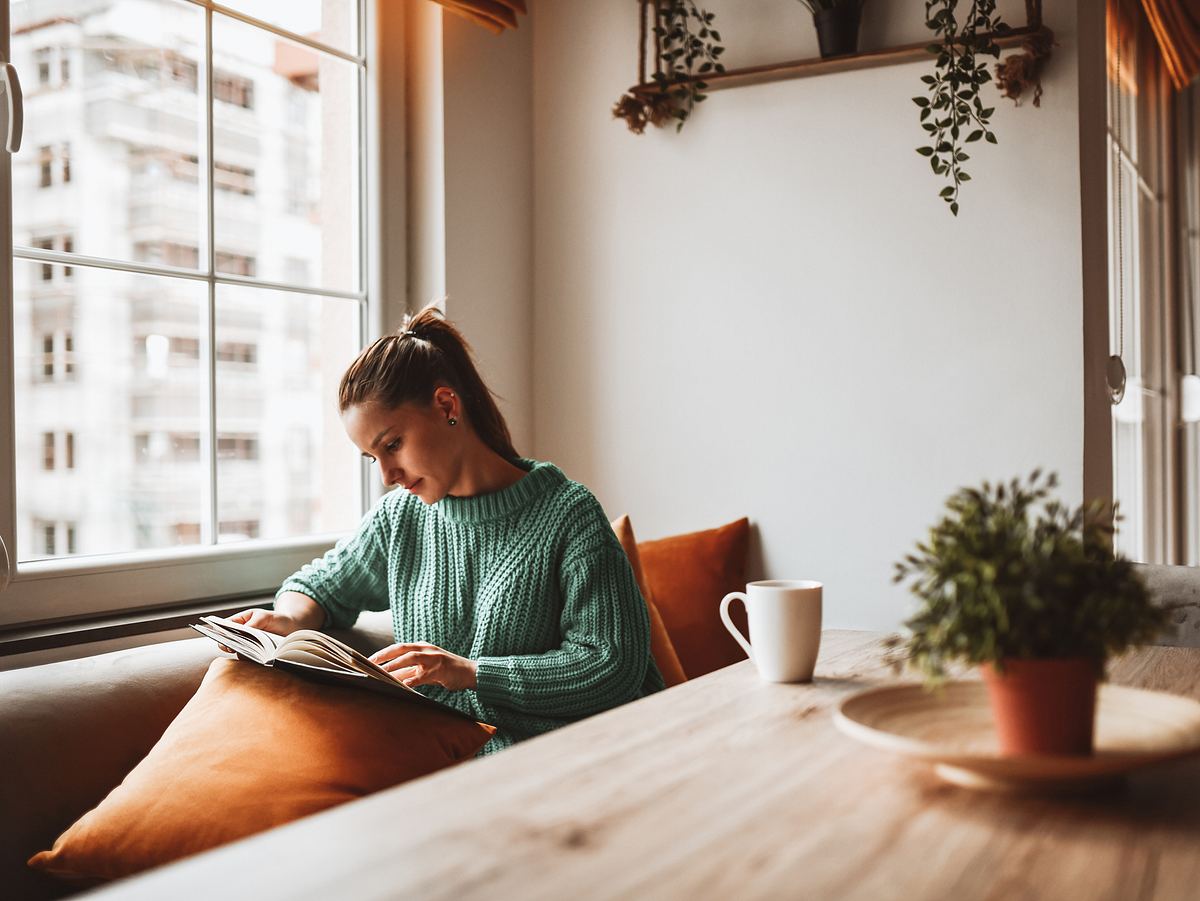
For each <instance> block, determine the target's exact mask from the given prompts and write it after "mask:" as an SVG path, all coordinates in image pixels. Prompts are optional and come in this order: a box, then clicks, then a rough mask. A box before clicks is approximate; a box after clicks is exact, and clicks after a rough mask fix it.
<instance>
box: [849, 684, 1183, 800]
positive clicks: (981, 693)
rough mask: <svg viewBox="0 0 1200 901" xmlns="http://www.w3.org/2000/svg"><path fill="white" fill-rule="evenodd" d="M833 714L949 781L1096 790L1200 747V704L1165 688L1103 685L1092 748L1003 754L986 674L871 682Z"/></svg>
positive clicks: (859, 735)
mask: <svg viewBox="0 0 1200 901" xmlns="http://www.w3.org/2000/svg"><path fill="white" fill-rule="evenodd" d="M834 721H835V722H836V724H837V726H838V728H839V729H841V730H842V731H843V732H844V733H846V734H847V735H849V736H851V737H853V738H856V739H858V740H859V741H863V742H866V743H867V744H869V745H874V746H875V747H878V748H883V749H884V750H888V751H895V752H898V753H900V754H906V755H908V756H910V757H918V758H921V759H924V760H929V761H930V762H932V763H933V764H934V765H935V769H936V771H937V773H938V775H940V776H941V777H942V778H943V779H946V780H947V781H949V782H953V783H955V784H957V785H963V786H966V787H968V788H988V789H999V790H1008V791H1046V790H1050V791H1061V790H1066V791H1073V790H1089V789H1091V788H1094V787H1095V786H1096V785H1098V784H1101V783H1105V782H1110V781H1112V780H1113V779H1114V778H1116V777H1119V776H1120V775H1121V774H1123V773H1127V772H1129V771H1130V770H1134V769H1137V768H1138V767H1143V766H1146V765H1148V764H1152V763H1158V762H1160V761H1164V760H1170V759H1173V758H1176V757H1183V756H1186V755H1188V754H1194V753H1196V752H1197V751H1200V702H1197V701H1193V700H1192V699H1191V698H1185V697H1181V696H1179V695H1172V694H1167V693H1165V692H1161V691H1146V690H1145V689H1140V688H1125V687H1122V686H1117V685H1101V686H1100V694H1099V697H1098V698H1097V704H1096V741H1095V747H1096V749H1095V752H1094V753H1093V754H1092V755H1091V756H1088V757H1082V756H1078V757H1076V756H1050V755H1037V756H1020V757H1004V756H1001V755H1000V752H999V750H998V749H997V745H996V736H995V730H994V729H993V727H992V712H991V708H990V707H989V706H988V698H987V689H986V688H985V687H984V685H983V683H982V682H974V681H965V682H947V683H946V684H945V685H943V687H942V688H941V689H939V690H937V691H934V692H930V691H926V690H925V689H924V688H923V687H922V686H920V685H898V686H894V687H890V688H874V689H870V690H868V691H864V692H860V693H859V694H856V695H854V696H852V697H849V698H847V699H846V700H844V701H843V702H842V703H841V704H840V705H839V707H838V709H837V711H836V713H835V714H834Z"/></svg>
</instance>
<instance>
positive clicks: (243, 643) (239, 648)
mask: <svg viewBox="0 0 1200 901" xmlns="http://www.w3.org/2000/svg"><path fill="white" fill-rule="evenodd" d="M191 626H192V628H193V629H195V630H196V631H197V632H199V633H200V634H201V635H203V636H204V637H205V638H211V639H212V640H213V641H215V642H216V643H217V644H219V645H221V646H222V647H224V648H225V649H227V650H230V651H233V652H234V653H235V654H237V655H238V656H239V657H246V658H247V659H249V660H253V661H254V662H255V663H262V664H269V663H270V662H271V660H270V655H269V653H268V652H267V651H265V650H264V649H263V648H262V647H261V646H260V645H259V644H258V643H257V642H254V641H251V640H250V639H249V638H247V637H245V636H243V635H239V634H238V633H236V632H231V631H230V630H228V629H222V628H220V627H219V626H212V625H209V624H207V623H203V622H199V623H192V624H191Z"/></svg>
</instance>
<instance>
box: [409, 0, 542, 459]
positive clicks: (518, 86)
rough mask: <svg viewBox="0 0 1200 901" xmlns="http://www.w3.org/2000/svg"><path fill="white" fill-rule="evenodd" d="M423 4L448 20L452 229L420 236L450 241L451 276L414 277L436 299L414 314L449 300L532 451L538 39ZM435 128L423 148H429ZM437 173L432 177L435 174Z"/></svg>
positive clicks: (443, 42)
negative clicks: (534, 47)
mask: <svg viewBox="0 0 1200 901" xmlns="http://www.w3.org/2000/svg"><path fill="white" fill-rule="evenodd" d="M420 6H423V7H427V9H426V10H425V12H423V13H422V16H423V17H428V16H430V15H432V16H436V17H438V18H440V20H441V21H440V28H439V29H437V33H438V34H439V35H440V39H438V44H439V48H438V49H439V50H440V56H441V60H440V66H441V75H442V78H441V84H440V92H441V108H440V110H439V111H438V112H439V113H440V116H441V119H442V122H441V126H442V127H443V128H444V134H445V141H444V146H443V147H442V148H441V152H442V156H441V158H440V160H438V163H439V164H440V166H441V167H442V170H443V177H444V183H443V185H444V187H443V196H442V202H443V204H444V207H443V209H442V216H443V217H444V218H443V222H442V223H441V224H440V227H441V228H442V229H443V230H444V231H442V233H441V234H439V235H438V236H437V237H430V238H426V239H420V240H421V241H422V243H424V244H425V245H427V246H428V245H429V244H431V243H433V244H436V243H437V242H438V241H441V242H443V244H442V247H441V248H440V250H441V252H442V253H444V264H445V270H444V280H443V282H442V285H444V288H443V289H442V290H440V291H439V290H436V289H435V285H436V284H437V279H436V278H429V277H427V276H425V277H421V276H418V277H417V278H416V279H414V280H413V281H412V282H411V284H412V286H413V287H414V288H416V289H417V290H418V291H420V290H422V289H427V290H429V291H430V293H429V294H428V295H426V296H421V295H420V294H416V295H415V296H410V302H412V303H413V305H414V308H415V307H417V306H420V305H421V304H423V303H425V302H427V301H428V300H432V299H434V297H435V296H437V295H438V294H440V293H445V294H446V295H447V301H446V313H447V314H448V315H449V317H450V318H451V319H453V320H454V322H455V323H456V324H457V325H458V326H459V327H460V328H461V329H462V330H463V332H464V334H466V336H467V338H468V339H469V340H470V341H471V343H472V345H473V346H474V348H475V352H476V355H477V357H478V359H479V363H480V370H481V372H482V374H483V378H484V380H485V381H486V382H487V383H488V385H489V386H491V388H492V390H493V391H495V392H496V393H497V394H498V395H499V396H500V400H499V405H500V409H501V411H502V412H503V413H504V415H505V418H506V419H507V421H508V426H509V429H510V430H511V432H512V436H513V443H514V444H515V445H516V448H517V450H518V451H519V452H520V453H522V454H526V455H528V454H530V453H532V449H533V346H532V341H533V304H532V301H531V297H532V293H533V245H532V241H533V206H532V202H531V197H532V194H533V160H532V148H531V146H530V145H531V141H532V138H533V109H532V87H531V84H530V78H531V71H532V54H531V50H530V45H531V42H532V35H531V33H530V29H529V28H528V27H522V28H520V29H519V30H517V31H510V32H507V33H505V34H503V35H493V34H491V33H490V32H488V31H486V30H485V29H483V28H481V27H479V26H478V25H475V24H473V23H471V22H469V21H467V20H466V19H463V18H461V17H459V16H456V15H451V14H445V15H443V14H442V13H441V10H440V8H439V7H436V6H434V5H433V4H432V3H423V4H420ZM423 52H424V53H426V55H430V56H436V55H437V54H430V52H429V51H428V50H425V51H423ZM428 132H429V130H428V129H426V130H425V135H424V137H423V138H422V139H421V141H420V142H419V143H425V146H426V148H427V147H428V144H427V140H428ZM422 152H423V153H427V149H426V150H425V151H422ZM435 170H436V166H434V167H430V170H429V171H431V172H433V173H434V175H435V176H436V171H435ZM412 221H413V222H414V223H416V222H425V221H429V220H428V219H423V218H420V217H418V218H414V219H413V220H412ZM410 233H411V231H410ZM427 258H428V257H427ZM420 268H421V267H418V269H420ZM424 268H425V269H427V268H428V266H427V265H426V266H425V267H424ZM410 294H412V292H410Z"/></svg>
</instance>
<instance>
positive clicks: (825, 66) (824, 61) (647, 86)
mask: <svg viewBox="0 0 1200 901" xmlns="http://www.w3.org/2000/svg"><path fill="white" fill-rule="evenodd" d="M1039 12H1040V10H1039ZM991 37H992V38H993V40H995V42H996V44H997V45H998V46H999V47H1000V48H1001V49H1005V48H1008V47H1017V46H1020V45H1021V44H1022V43H1024V42H1025V41H1027V40H1029V39H1030V38H1037V39H1040V40H1045V41H1047V42H1050V43H1053V41H1054V32H1052V31H1051V30H1050V29H1049V28H1046V27H1045V26H1044V25H1043V26H1038V27H1032V26H1027V27H1024V28H1014V29H1012V30H1011V31H1008V32H1005V33H1004V34H1002V35H992V36H991ZM929 44H930V42H929V41H923V42H921V43H919V44H904V45H902V46H900V47H888V48H886V49H883V50H868V51H866V52H865V53H848V54H846V55H845V56H831V57H826V58H821V57H816V58H813V59H799V60H792V61H791V62H785V63H770V64H767V65H761V66H746V67H745V68H742V69H730V70H728V71H726V72H723V73H715V72H711V73H708V74H707V75H697V76H693V77H692V78H690V79H688V81H703V82H704V83H705V84H706V85H708V87H707V88H705V91H706V92H712V91H723V90H725V89H726V88H740V87H745V86H746V85H752V84H764V83H766V82H770V81H784V80H786V79H790V78H808V77H810V76H813V75H828V74H829V73H832V72H847V71H851V70H853V69H873V68H877V67H879V66H891V65H896V64H899V63H912V62H921V61H922V60H928V59H930V58H931V57H932V54H931V53H930V52H929V50H928V47H929ZM660 90H661V88H659V86H658V85H657V84H656V83H654V82H653V81H650V82H643V83H642V84H639V85H634V86H633V87H632V88H630V89H629V92H630V93H631V94H656V93H658V92H659V91H660Z"/></svg>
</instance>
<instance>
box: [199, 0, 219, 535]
mask: <svg viewBox="0 0 1200 901" xmlns="http://www.w3.org/2000/svg"><path fill="white" fill-rule="evenodd" d="M204 148H205V149H204V153H205V156H206V159H205V161H204V165H203V166H201V167H200V171H201V172H203V173H204V175H203V178H204V180H205V185H204V187H205V191H204V199H205V226H206V235H207V237H206V239H205V240H206V243H207V245H208V246H207V248H206V250H207V252H208V254H207V261H206V263H205V268H206V269H207V271H208V303H207V306H206V308H205V317H204V329H203V334H202V336H201V341H200V353H201V359H202V360H203V361H204V363H205V379H204V385H205V388H204V403H203V407H202V409H203V410H204V423H205V427H204V429H203V430H202V431H201V433H200V459H201V460H203V461H204V463H205V466H204V472H205V479H206V490H205V498H206V500H207V503H206V509H205V515H204V517H203V518H202V519H201V520H200V543H201V544H202V545H204V544H216V543H217V536H218V535H219V527H218V522H217V282H216V279H215V278H214V276H215V273H216V271H217V264H216V254H217V252H216V212H215V206H216V200H215V198H214V196H213V191H214V184H215V183H214V178H213V170H214V165H213V11H212V9H205V10H204Z"/></svg>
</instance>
